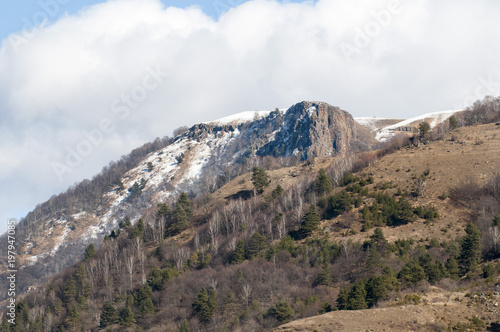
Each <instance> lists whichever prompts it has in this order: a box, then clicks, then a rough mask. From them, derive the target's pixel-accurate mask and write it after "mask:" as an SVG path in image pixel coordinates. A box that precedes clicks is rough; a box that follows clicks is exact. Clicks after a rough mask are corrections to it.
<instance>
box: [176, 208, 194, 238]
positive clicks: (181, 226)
mask: <svg viewBox="0 0 500 332" xmlns="http://www.w3.org/2000/svg"><path fill="white" fill-rule="evenodd" d="M189 218H190V217H189V214H188V213H187V212H186V210H185V209H184V206H183V205H182V204H180V203H179V202H177V203H176V204H175V210H174V225H173V228H174V230H175V231H176V232H181V231H183V230H185V229H186V228H188V227H189V226H190V224H191V223H190V220H189Z"/></svg>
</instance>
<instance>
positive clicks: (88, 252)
mask: <svg viewBox="0 0 500 332" xmlns="http://www.w3.org/2000/svg"><path fill="white" fill-rule="evenodd" d="M96 255H97V253H96V251H95V247H94V244H93V243H91V244H89V245H88V246H87V248H85V252H84V253H83V259H92V258H94V257H95V256H96Z"/></svg>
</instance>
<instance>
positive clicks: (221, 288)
mask: <svg viewBox="0 0 500 332" xmlns="http://www.w3.org/2000/svg"><path fill="white" fill-rule="evenodd" d="M487 110H488V111H489V110H490V109H489V108H487ZM495 112H497V111H495ZM495 112H492V113H491V114H492V115H491V116H489V115H488V116H484V114H485V112H484V108H480V109H478V110H475V109H473V110H469V111H467V112H465V113H463V115H457V118H458V123H461V124H464V125H468V126H467V127H461V128H457V129H454V130H453V128H452V127H453V126H454V125H453V123H452V122H451V121H450V122H448V121H445V122H443V123H442V124H440V125H437V126H436V127H435V128H434V130H433V131H431V132H429V133H425V132H422V133H419V137H418V138H416V137H414V138H409V137H402V136H401V137H396V138H395V139H394V140H392V141H391V142H389V143H388V144H386V145H385V146H384V147H383V149H380V150H376V151H363V150H362V149H361V152H358V153H357V154H354V153H353V151H356V149H359V148H360V147H361V146H363V144H368V143H367V141H366V140H364V139H361V137H362V136H363V135H365V134H366V132H367V131H369V128H366V127H365V129H362V130H360V129H359V127H358V126H359V125H357V124H356V123H355V122H354V120H353V119H352V117H350V115H349V114H348V113H347V112H345V111H342V110H339V109H337V108H334V107H332V106H329V105H327V104H316V103H312V102H302V103H299V104H297V105H294V106H293V107H292V108H290V109H289V110H288V111H287V112H282V111H279V110H277V111H275V112H271V113H269V114H262V115H258V114H257V115H255V114H254V116H253V117H252V120H249V119H248V118H249V117H248V116H245V117H243V119H241V120H238V119H234V118H231V119H230V120H228V121H229V123H228V122H227V121H225V120H223V121H219V122H213V123H208V124H207V123H205V124H199V125H196V126H193V127H192V128H190V129H187V130H185V131H183V132H182V133H180V134H179V135H178V136H177V137H176V138H174V139H172V140H168V141H166V144H165V146H163V147H160V148H159V149H156V150H153V151H152V152H149V153H147V154H145V156H144V157H143V158H141V160H139V161H138V162H137V165H136V166H135V167H132V168H131V169H130V170H128V171H126V172H124V173H123V175H122V176H120V178H119V181H114V182H113V186H112V187H110V188H109V189H108V190H107V191H106V192H105V194H104V198H103V199H102V200H101V201H104V202H106V205H103V208H101V209H100V210H96V211H94V212H93V213H94V218H95V219H94V221H93V222H99V220H101V221H102V220H109V222H108V223H106V224H105V225H106V226H105V227H102V228H101V230H100V232H101V236H103V237H104V238H103V242H102V245H100V246H99V245H98V242H95V243H96V244H97V245H96V246H94V245H93V243H92V242H90V241H89V242H87V243H83V242H82V243H79V244H78V243H76V241H77V240H78V239H82V238H83V239H85V238H86V237H85V236H83V237H82V236H81V234H86V233H85V232H89V231H92V228H90V229H87V228H88V227H89V226H85V224H84V223H80V224H78V223H76V222H74V221H72V222H73V223H72V224H69V225H68V224H67V222H64V219H63V218H64V216H65V213H68V211H65V210H62V211H60V212H59V213H58V214H57V216H58V218H59V219H49V220H50V221H51V224H50V225H51V228H52V232H51V233H48V235H47V236H45V237H46V238H47V241H50V240H51V239H53V238H52V237H51V236H50V235H52V234H54V229H57V227H59V228H61V227H63V228H62V229H63V233H62V235H58V236H59V238H60V239H61V238H62V240H60V241H61V242H59V243H56V244H55V245H54V244H52V246H55V247H56V249H58V250H57V251H56V252H54V256H53V257H54V259H65V263H66V264H68V262H70V261H71V259H73V261H75V262H76V263H77V264H76V265H74V266H72V267H70V268H67V269H64V270H63V271H62V272H61V273H57V274H56V275H54V276H53V277H51V278H49V280H48V282H46V283H40V284H37V285H36V287H33V288H31V290H30V291H29V292H28V293H27V294H25V295H23V296H21V297H19V299H18V300H19V302H18V306H17V307H16V310H17V313H18V315H17V324H16V326H17V327H18V329H20V330H22V331H28V330H29V331H31V330H32V331H39V330H42V327H44V329H48V330H57V329H61V328H64V329H68V330H82V329H83V330H91V331H94V330H97V329H98V328H101V329H104V328H108V329H112V330H113V329H114V330H116V329H124V330H131V331H132V330H136V329H142V330H148V331H165V330H173V331H186V330H193V331H198V330H199V331H220V330H235V331H255V330H270V329H272V328H277V327H278V326H279V325H281V324H283V323H286V322H288V321H292V320H299V319H301V318H305V317H311V316H316V315H318V314H323V313H327V316H318V317H317V319H319V321H315V320H308V321H300V320H299V321H297V322H296V323H295V324H296V325H293V324H294V323H292V327H291V328H298V329H304V330H308V329H309V328H310V326H311V325H315V326H318V327H319V324H321V325H323V324H324V323H323V321H324V320H325V319H326V320H328V321H330V319H335V320H337V319H340V322H337V323H335V324H340V325H336V326H337V327H338V328H339V329H342V328H345V329H347V330H349V329H351V327H352V328H357V326H368V325H370V324H378V322H379V320H378V318H377V317H378V316H380V315H382V316H384V315H388V317H389V320H390V316H392V315H399V314H398V313H397V312H398V308H399V309H400V310H403V311H404V312H406V315H405V316H401V317H413V316H411V315H413V314H412V312H414V313H417V314H418V313H425V315H424V316H425V317H423V318H422V317H421V318H422V321H420V320H419V319H420V318H415V319H414V320H413V322H408V320H407V319H400V317H398V319H395V318H394V324H393V328H394V330H396V329H399V328H402V327H404V329H409V330H411V329H413V328H415V329H418V328H420V327H422V326H424V325H425V324H427V323H429V324H434V325H432V326H433V328H434V327H435V328H436V329H440V328H443V327H451V328H453V327H457V328H461V326H462V327H463V326H465V325H463V324H473V325H474V326H472V325H471V328H476V329H479V328H482V327H484V326H486V325H488V326H490V327H491V326H494V324H496V322H495V319H496V317H497V312H496V311H495V310H497V309H496V305H495V303H496V301H498V299H497V298H496V297H497V295H498V289H497V288H498V287H497V286H499V285H500V283H499V275H500V265H499V264H498V257H499V256H500V255H499V246H498V244H499V243H500V237H498V236H497V235H498V227H499V225H500V175H499V174H498V168H499V166H500V160H499V155H500V153H499V152H500V136H498V134H499V133H500V132H499V130H500V126H499V125H497V124H495V123H488V121H490V120H491V119H492V118H494V117H496V116H497V115H498V114H497V113H495ZM486 114H488V113H486ZM499 114H500V112H499ZM270 117H271V118H270ZM480 117H482V118H483V119H485V120H484V121H485V122H486V123H488V124H484V125H479V124H477V123H476V124H475V125H473V126H471V125H470V124H469V121H470V120H468V119H478V118H480ZM332 119H336V120H335V122H336V124H335V125H333V126H331V124H332V123H333V122H332ZM274 126H276V127H277V128H278V129H275V128H276V127H274ZM236 130H237V131H238V132H239V133H238V134H237V135H236V134H234V132H236ZM229 132H231V133H233V134H234V135H231V134H228V133H229ZM286 133H289V135H286ZM225 134H227V135H225ZM221 137H227V138H222V139H221V140H219V139H218V138H221ZM363 137H364V136H363ZM221 142H226V143H224V144H221ZM237 142H240V143H241V144H240V143H237ZM243 142H246V143H247V144H246V145H245V144H243ZM248 142H254V143H253V145H252V146H251V149H252V150H251V151H253V153H254V154H253V155H252V154H250V155H248V157H245V158H244V159H243V161H242V162H241V163H238V162H235V161H234V160H233V159H234V158H233V156H234V155H235V153H236V154H238V153H240V152H243V153H244V150H243V149H242V147H244V146H248ZM279 142H282V143H281V144H279ZM325 142H328V144H325ZM204 145H207V146H211V147H213V149H211V150H210V151H211V152H215V154H211V155H210V156H208V157H207V158H206V159H208V160H205V159H204V158H200V156H201V155H202V154H199V151H202V150H203V146H204ZM368 145H369V144H368ZM281 146H283V148H281ZM311 147H313V148H311ZM328 149H331V150H328ZM337 149H338V150H337ZM276 150H278V152H277V155H276V154H275V153H274V151H276ZM296 150H298V151H299V152H300V153H299V154H298V156H305V157H304V158H302V157H298V156H297V155H295V156H294V153H293V151H296ZM179 151H184V152H182V153H181V154H178V153H179ZM270 151H273V153H271V155H266V153H270ZM290 151H291V152H292V155H290ZM358 151H359V150H358ZM259 154H262V155H259ZM280 154H282V155H280ZM164 160H166V162H164ZM173 160H175V163H174V162H173ZM211 160H212V161H211ZM200 163H204V166H202V167H200V165H199V164H200ZM216 165H219V166H220V167H221V169H222V170H223V171H224V172H229V173H230V174H231V175H226V176H225V179H224V180H223V181H222V182H220V183H219V182H218V181H219V180H218V179H217V178H215V184H214V182H213V181H214V180H213V178H212V182H211V181H210V177H206V176H207V174H210V173H205V174H203V172H213V171H214V170H217V168H216ZM193 169H195V170H196V169H199V170H203V171H202V172H201V174H199V175H197V176H195V177H193V178H191V177H189V174H192V173H193V172H192V170H193ZM170 172H175V173H170ZM231 172H232V173H231ZM165 174H166V175H167V176H172V177H173V178H169V179H168V181H167V182H165V181H164V182H162V183H160V179H162V178H163V179H164V177H165ZM223 174H224V173H223ZM226 174H227V173H226ZM203 176H205V177H203ZM190 179H199V182H196V181H190ZM219 179H220V178H219ZM185 182H187V183H188V184H189V186H187V187H185V186H184V185H186V184H185ZM196 183H198V185H199V186H201V187H198V188H199V189H198V191H194V190H193V189H192V190H191V191H190V192H189V195H188V194H186V193H185V192H182V193H180V194H178V192H179V191H181V190H183V188H196V187H195V185H196ZM167 184H168V186H167ZM207 184H208V186H207ZM210 184H212V186H210ZM191 186H192V187H191ZM210 188H212V189H213V190H210ZM169 191H170V192H169ZM72 212H73V213H74V210H73V211H72ZM78 217H80V215H78ZM81 218H88V220H91V218H90V217H89V215H88V214H87V215H86V214H82V215H81ZM54 220H55V221H57V220H63V221H61V222H55V221H54ZM103 225H104V224H103ZM91 226H92V224H90V227H91ZM68 229H69V230H68ZM82 231H83V233H82ZM71 234H73V236H74V237H73V238H72V237H71ZM78 234H80V237H79V235H78ZM75 236H76V237H75ZM30 240H32V239H31V238H30ZM87 240H89V239H88V237H87ZM71 241H73V242H71ZM75 243H76V244H78V245H80V246H82V245H83V248H82V249H81V250H80V251H79V249H78V246H75ZM88 243H90V244H88ZM87 244H88V245H87ZM96 247H97V250H96ZM37 248H39V247H36V246H30V247H28V248H26V249H25V250H26V251H27V252H28V257H29V254H30V253H29V250H31V253H34V252H35V250H37ZM59 248H61V249H62V250H64V251H62V250H61V249H59ZM68 249H70V250H72V251H68ZM62 253H64V254H65V255H68V253H71V255H72V256H70V255H68V256H66V257H61V254H62ZM49 256H50V255H49ZM82 256H83V257H84V259H83V260H80V261H79V257H82ZM50 257H52V256H50ZM46 258H47V257H45V258H43V257H42V258H39V261H37V262H35V263H34V264H33V265H32V268H37V267H40V266H45V267H48V266H50V265H49V264H50V262H48V261H47V260H46ZM63 264H64V262H61V263H60V265H59V268H61V267H62V266H63ZM29 269H30V268H29V267H26V268H24V269H23V270H22V271H23V274H26V273H27V271H28V270H29ZM31 271H33V270H31ZM52 271H53V270H52ZM51 273H53V272H51ZM49 274H50V273H46V274H45V275H46V276H47V275H49ZM20 275H21V274H20ZM31 285H33V284H31ZM430 293H432V294H430ZM483 294H484V295H483ZM453 296H455V297H453ZM451 298H453V301H455V298H459V299H462V300H461V301H459V300H456V301H455V302H457V303H456V305H457V306H459V307H457V309H456V311H460V312H463V313H464V315H465V314H467V315H473V317H472V318H470V319H471V321H468V320H467V318H465V317H457V318H456V319H454V318H453V317H452V315H449V312H447V309H449V308H447V307H448V306H452V304H448V302H450V299H451ZM469 299H472V302H471V301H469ZM426 301H427V303H435V305H442V307H439V308H433V309H436V311H434V310H432V312H430V311H428V310H427V308H422V309H421V308H419V307H415V306H412V305H410V303H414V304H419V306H421V305H422V304H424V306H425V303H426ZM440 303H441V304H440ZM442 303H446V306H445V305H444V304H442ZM407 305H410V306H409V307H406V306H407ZM467 305H469V307H470V308H469V307H467ZM382 309H383V310H382ZM469 309H470V310H469ZM335 310H339V312H334V313H328V312H330V311H335ZM346 310H347V311H350V310H368V311H366V312H364V314H363V316H364V317H367V320H366V321H363V320H358V321H357V322H356V323H358V322H359V324H360V325H349V324H351V323H352V322H345V321H343V319H345V317H356V315H357V313H352V312H346ZM419 311H420V312H419ZM428 312H430V313H431V314H432V313H438V314H442V315H443V316H442V317H444V319H441V320H442V321H435V320H434V321H433V319H434V318H435V317H434V316H432V317H431V316H429V315H427V313H428ZM381 313H383V314H381ZM330 315H333V316H332V317H333V318H329V317H330ZM336 315H339V316H338V317H337V316H336ZM325 317H326V318H325ZM336 317H337V318H336ZM342 324H343V325H342ZM363 324H365V325H363ZM294 326H295V327H294ZM301 326H302V327H301ZM467 326H469V325H467ZM284 328H290V327H289V326H288V325H285V327H284ZM315 328H316V327H315Z"/></svg>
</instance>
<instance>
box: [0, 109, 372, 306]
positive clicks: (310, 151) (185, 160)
mask: <svg viewBox="0 0 500 332" xmlns="http://www.w3.org/2000/svg"><path fill="white" fill-rule="evenodd" d="M374 143H375V140H374V139H373V137H371V136H370V135H369V134H368V133H367V131H366V129H365V128H363V127H360V126H358V125H357V124H356V123H355V122H354V120H353V118H352V116H351V115H350V114H349V113H348V112H346V111H344V110H341V109H340V108H338V107H334V106H331V105H329V104H327V103H324V102H309V101H304V102H300V103H297V104H295V105H293V106H292V107H290V108H289V109H288V110H275V111H272V112H271V111H261V112H244V113H240V114H236V115H233V116H229V117H225V118H222V119H219V120H215V121H212V122H207V123H200V124H197V125H194V126H193V127H191V128H185V129H183V130H181V131H179V132H178V133H177V136H176V137H174V138H164V139H162V140H159V139H158V140H157V141H155V142H153V143H151V144H150V145H149V146H145V147H144V148H141V151H140V153H137V154H136V155H138V157H131V156H127V157H124V158H122V160H132V162H127V163H125V165H122V164H124V163H122V164H119V163H111V164H110V165H109V166H108V167H106V168H104V171H103V173H101V174H99V175H97V176H96V177H95V178H94V179H92V180H90V181H89V180H85V181H82V183H80V184H79V185H77V186H75V187H72V188H70V189H68V191H67V192H66V193H64V194H61V195H58V196H54V197H53V198H51V199H50V200H49V201H47V202H45V203H43V204H41V205H39V206H37V208H35V210H33V211H32V212H30V213H29V214H28V215H27V216H26V217H25V218H23V219H22V220H21V221H20V222H19V225H18V226H17V235H18V246H19V247H20V255H19V257H18V259H17V262H18V265H19V267H20V268H21V269H23V272H24V273H23V274H22V277H21V279H20V280H19V282H18V287H20V289H21V290H23V291H24V290H26V289H27V288H28V286H31V285H33V284H37V283H39V280H44V279H45V278H46V277H48V276H50V275H52V274H53V273H57V272H59V271H61V270H62V269H64V268H65V267H67V266H70V265H72V264H74V263H75V262H76V261H78V260H79V259H81V257H82V256H81V253H82V251H83V249H84V248H85V247H86V246H87V245H88V244H89V243H94V244H95V245H96V246H99V245H100V244H101V243H102V240H103V238H104V236H105V235H107V234H109V232H110V231H111V230H113V229H114V228H116V227H117V226H118V222H119V221H120V220H121V219H123V218H124V217H125V216H128V217H129V218H130V219H131V220H132V223H136V222H137V220H138V219H139V218H140V217H141V215H142V214H143V213H144V211H146V210H147V209H149V208H151V207H154V206H156V205H157V204H159V203H172V202H173V201H174V200H175V197H176V196H178V195H179V193H180V192H181V191H184V192H187V193H189V194H190V196H191V197H194V196H196V195H197V194H198V193H200V192H201V191H206V192H214V191H215V190H216V189H217V188H219V187H221V186H222V185H223V184H225V183H226V182H227V181H229V180H231V179H232V178H234V177H235V176H237V175H239V174H242V173H245V172H248V170H249V169H251V167H252V163H255V164H256V165H257V164H258V163H263V162H266V160H270V159H269V158H270V157H272V158H273V159H280V158H281V160H282V161H278V162H277V163H275V167H276V166H278V165H279V164H280V163H288V164H297V163H298V162H300V161H301V160H306V159H309V158H312V157H314V156H316V157H327V156H334V155H336V154H338V153H346V152H347V151H351V150H354V151H357V150H360V149H362V150H368V149H370V148H371V145H372V144H374ZM265 158H268V159H265ZM117 165H118V166H119V167H117ZM0 250H1V249H0ZM2 257H5V256H2ZM3 266H5V265H3ZM2 269H4V268H2ZM0 271H2V270H0ZM4 296H5V291H4V290H2V291H0V298H3V297H4Z"/></svg>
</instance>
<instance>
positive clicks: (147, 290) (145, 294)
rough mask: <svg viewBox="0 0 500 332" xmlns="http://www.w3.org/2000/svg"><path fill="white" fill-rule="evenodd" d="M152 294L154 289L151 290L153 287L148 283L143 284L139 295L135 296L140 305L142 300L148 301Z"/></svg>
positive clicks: (138, 292)
mask: <svg viewBox="0 0 500 332" xmlns="http://www.w3.org/2000/svg"><path fill="white" fill-rule="evenodd" d="M152 295H153V291H152V290H151V287H149V285H148V284H147V283H145V284H143V285H142V286H141V288H139V290H138V291H137V296H136V298H135V300H136V303H137V305H138V306H140V305H141V304H142V302H144V301H146V300H147V299H151V296H152Z"/></svg>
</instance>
